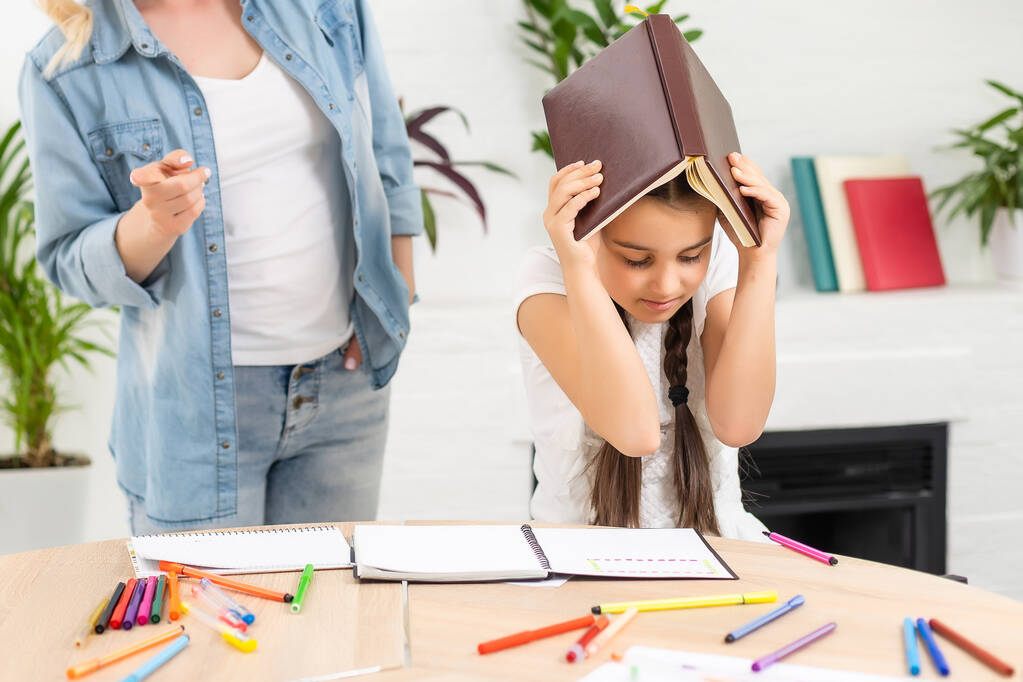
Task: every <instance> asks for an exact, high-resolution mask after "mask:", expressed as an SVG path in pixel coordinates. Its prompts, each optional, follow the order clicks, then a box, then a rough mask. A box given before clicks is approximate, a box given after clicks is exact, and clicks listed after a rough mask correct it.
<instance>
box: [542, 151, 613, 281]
mask: <svg viewBox="0 0 1023 682" xmlns="http://www.w3.org/2000/svg"><path fill="white" fill-rule="evenodd" d="M599 171H600V161H593V162H591V163H589V164H586V165H583V162H582V161H576V162H575V163H573V164H570V165H568V166H565V167H564V168H562V169H561V170H559V171H558V172H557V173H556V174H555V175H554V177H553V178H551V182H550V186H549V188H548V199H547V208H546V210H544V212H543V224H544V226H545V227H546V228H547V234H549V235H550V237H551V242H552V243H553V244H554V250H555V251H557V252H558V259H559V260H560V261H561V266H562V267H563V268H564V267H573V266H583V267H594V266H595V264H596V254H597V250H598V249H599V248H600V240H599V239H597V238H596V237H592V238H590V239H585V240H583V241H581V242H577V241H576V240H575V236H573V234H572V230H574V229H575V218H576V216H577V215H579V211H581V210H582V208H583V206H585V205H586V204H588V203H589V202H590V201H592V200H593V199H595V198H596V197H597V195H598V194H599V193H600V187H598V185H599V184H600V183H601V182H602V181H603V180H604V176H603V175H602V174H601V173H600V172H599Z"/></svg>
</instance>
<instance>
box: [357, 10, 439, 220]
mask: <svg viewBox="0 0 1023 682" xmlns="http://www.w3.org/2000/svg"><path fill="white" fill-rule="evenodd" d="M356 6H357V8H358V15H359V21H360V30H361V33H362V49H363V56H364V61H365V65H366V67H365V68H366V78H367V87H368V88H369V99H370V106H371V108H372V112H373V113H372V116H373V155H374V156H375V157H376V161H377V168H378V169H379V170H380V180H381V182H382V183H383V185H384V193H385V194H386V195H387V202H388V205H389V213H390V216H391V235H392V236H417V235H420V234H422V233H423V204H422V199H421V197H420V192H419V187H418V186H416V183H415V180H414V179H413V175H412V150H411V148H410V147H409V141H408V132H407V130H406V129H405V118H404V116H402V113H401V109H400V108H399V106H398V99H397V97H395V95H394V88H393V87H392V86H391V79H390V76H389V75H388V73H387V63H386V62H385V60H384V51H383V46H382V45H381V43H380V36H379V35H378V34H377V30H376V26H375V25H374V23H373V16H372V14H371V12H370V9H369V3H368V2H365V1H364V0H356Z"/></svg>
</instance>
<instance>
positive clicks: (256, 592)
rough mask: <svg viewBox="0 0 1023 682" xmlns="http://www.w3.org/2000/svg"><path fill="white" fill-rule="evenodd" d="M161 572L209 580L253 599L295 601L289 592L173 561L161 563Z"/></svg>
mask: <svg viewBox="0 0 1023 682" xmlns="http://www.w3.org/2000/svg"><path fill="white" fill-rule="evenodd" d="M160 570H161V571H167V572H168V573H170V572H175V571H176V572H178V573H180V574H181V575H187V576H188V577H190V578H207V579H208V580H209V581H210V582H211V583H213V584H215V585H220V586H221V587H230V588H231V589H232V590H238V591H239V592H244V593H245V594H251V595H252V596H253V597H262V598H263V599H272V600H274V601H282V602H285V603H287V602H290V601H291V600H292V599H294V597H293V596H292V595H290V594H288V593H287V592H277V591H275V590H268V589H266V588H265V587H257V586H256V585H250V584H249V583H243V582H241V581H240V580H232V579H231V578H225V577H224V576H222V575H217V574H216V573H207V572H206V571H200V570H199V569H198V568H192V567H191V566H185V565H183V564H176V563H174V562H173V561H161V562H160Z"/></svg>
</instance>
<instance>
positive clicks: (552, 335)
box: [518, 165, 661, 456]
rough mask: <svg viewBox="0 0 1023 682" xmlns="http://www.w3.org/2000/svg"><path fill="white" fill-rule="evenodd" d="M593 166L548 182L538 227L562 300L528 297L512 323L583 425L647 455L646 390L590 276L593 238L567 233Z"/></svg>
mask: <svg viewBox="0 0 1023 682" xmlns="http://www.w3.org/2000/svg"><path fill="white" fill-rule="evenodd" d="M598 169H599V165H597V166H593V165H590V166H579V165H575V166H567V167H566V168H563V169H562V170H561V171H560V172H559V173H558V174H557V175H555V176H554V179H553V180H552V181H551V187H550V202H549V203H548V207H547V211H545V212H544V223H545V224H546V225H547V229H548V232H549V233H550V235H551V240H552V241H553V242H554V246H555V249H556V250H557V252H558V257H559V260H560V261H561V267H562V271H563V273H564V276H565V289H566V296H560V295H558V294H539V295H536V296H532V297H530V298H527V299H526V300H525V301H524V302H523V303H522V305H521V306H519V310H518V324H519V329H520V331H521V332H522V335H523V337H524V338H525V339H526V341H527V342H528V343H529V345H530V346H531V347H532V348H533V350H534V351H535V352H536V354H537V356H538V357H539V358H540V361H541V362H542V363H543V364H544V366H545V367H546V368H547V370H548V371H549V372H550V373H551V376H552V377H554V380H555V381H556V382H557V383H558V386H560V387H561V390H563V391H564V392H565V395H567V396H568V398H569V400H571V401H572V404H573V405H575V406H576V408H577V409H578V410H579V412H580V413H582V416H583V419H584V420H585V421H586V423H587V424H588V425H589V426H590V428H591V429H593V430H594V431H595V432H596V433H597V434H599V435H600V436H601V437H602V438H604V439H605V440H607V441H608V442H609V443H611V445H613V446H614V447H615V448H617V449H618V451H619V452H621V453H622V454H625V455H631V456H642V455H649V454H651V453H653V452H656V451H657V448H658V447H659V446H660V441H661V430H660V429H661V427H660V421H659V419H658V414H657V401H656V398H655V396H654V390H653V386H652V385H651V384H650V378H649V377H648V376H647V373H646V370H645V369H644V367H643V362H642V360H640V358H639V353H638V352H637V350H636V345H635V344H634V343H633V341H632V338H631V337H630V336H629V332H628V330H627V329H626V328H625V325H624V324H623V323H622V320H621V317H620V316H619V315H618V311H617V309H616V308H615V306H614V303H613V302H612V301H611V297H610V296H608V294H607V291H606V290H605V289H604V285H603V284H602V283H601V282H600V278H599V277H598V275H597V270H596V258H595V253H596V249H597V248H599V243H600V242H599V239H590V240H587V241H585V242H582V243H577V242H576V241H575V239H574V237H573V236H572V228H573V226H574V221H575V216H576V215H577V214H578V212H579V210H580V209H581V208H582V207H583V206H585V205H586V203H588V202H589V201H590V200H592V199H593V198H594V197H596V196H597V192H598V191H599V190H598V189H597V187H596V185H597V184H599V183H600V181H601V179H602V176H600V175H599V174H598V173H597V170H598Z"/></svg>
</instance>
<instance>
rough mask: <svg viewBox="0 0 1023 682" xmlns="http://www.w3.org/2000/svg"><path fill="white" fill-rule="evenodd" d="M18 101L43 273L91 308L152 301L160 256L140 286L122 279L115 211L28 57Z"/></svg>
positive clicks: (161, 271) (68, 117)
mask: <svg viewBox="0 0 1023 682" xmlns="http://www.w3.org/2000/svg"><path fill="white" fill-rule="evenodd" d="M19 103H20V106H21V116H22V124H23V126H24V132H25V141H26V144H27V149H28V154H29V159H30V162H31V164H32V174H33V183H34V186H35V192H36V201H35V205H36V224H35V228H36V253H37V257H38V260H39V264H40V265H41V266H42V268H43V271H44V272H45V273H46V276H47V277H48V278H49V279H50V281H51V282H53V283H54V284H55V285H56V286H57V287H58V288H59V289H60V290H61V291H63V292H64V293H66V294H68V295H70V296H74V297H75V298H78V299H81V300H82V301H85V302H86V303H87V304H89V305H91V306H93V307H104V306H112V305H122V306H138V307H149V308H153V307H156V306H158V305H159V303H160V297H161V293H162V291H163V288H164V285H165V279H166V273H167V270H168V265H167V259H166V258H164V260H163V262H161V264H160V266H158V267H157V268H156V270H154V271H153V273H152V274H151V275H150V276H149V277H148V278H147V279H146V280H145V281H144V282H142V284H141V285H140V284H137V283H136V282H134V281H133V280H132V279H131V278H130V277H128V275H127V272H126V271H125V268H124V263H123V262H122V261H121V256H120V254H119V253H118V251H117V245H116V244H115V242H114V233H115V232H116V230H117V224H118V222H119V221H120V219H121V217H122V215H123V213H121V212H119V211H118V209H117V206H116V204H115V203H114V200H113V197H112V196H111V194H110V190H109V188H107V186H106V184H105V183H104V181H103V178H102V176H101V175H100V173H99V169H98V168H97V167H96V165H95V163H94V162H93V160H92V158H91V156H90V151H89V147H88V145H87V144H86V141H85V138H84V136H83V135H82V132H81V131H80V130H79V129H78V126H77V125H76V122H75V119H74V115H73V114H72V112H71V110H70V108H69V107H68V106H67V104H66V102H65V100H64V98H63V97H61V96H60V94H59V92H58V90H57V89H56V86H55V84H54V83H52V82H50V81H47V80H46V79H45V78H43V75H42V72H41V70H40V68H39V65H37V64H36V63H35V62H34V61H33V60H32V59H31V57H29V58H27V59H26V60H25V64H24V66H23V68H22V71H21V80H20V83H19Z"/></svg>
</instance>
